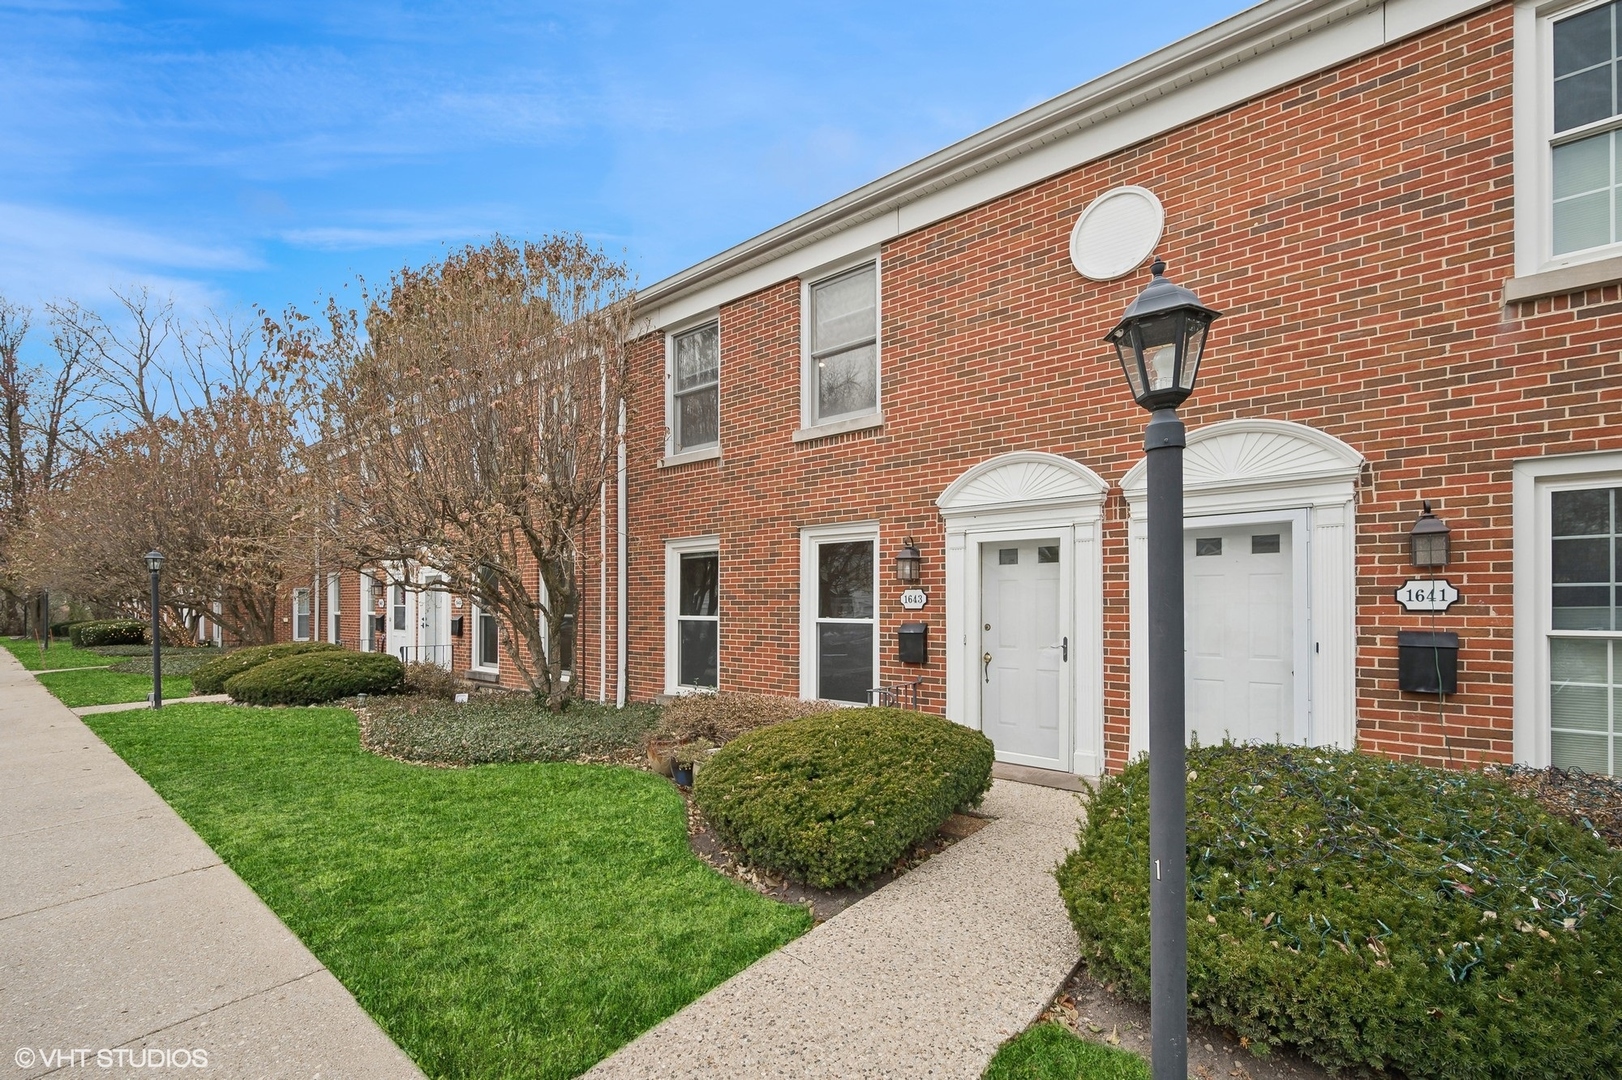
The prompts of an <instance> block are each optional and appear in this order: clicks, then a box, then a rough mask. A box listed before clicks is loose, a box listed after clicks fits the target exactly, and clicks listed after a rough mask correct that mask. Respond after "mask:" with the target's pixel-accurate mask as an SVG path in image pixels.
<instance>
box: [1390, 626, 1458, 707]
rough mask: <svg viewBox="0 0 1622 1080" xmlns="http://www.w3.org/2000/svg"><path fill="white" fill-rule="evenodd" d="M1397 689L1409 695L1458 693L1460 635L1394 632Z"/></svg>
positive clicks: (1443, 631)
mask: <svg viewBox="0 0 1622 1080" xmlns="http://www.w3.org/2000/svg"><path fill="white" fill-rule="evenodd" d="M1397 688H1398V689H1399V690H1406V691H1408V692H1409V693H1411V694H1456V693H1458V692H1459V635H1457V634H1454V633H1451V632H1449V631H1445V630H1438V631H1430V630H1398V631H1397Z"/></svg>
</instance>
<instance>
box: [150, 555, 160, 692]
mask: <svg viewBox="0 0 1622 1080" xmlns="http://www.w3.org/2000/svg"><path fill="white" fill-rule="evenodd" d="M146 568H147V570H148V571H149V572H150V573H151V575H152V707H153V708H154V709H161V708H163V638H162V637H160V636H159V633H158V572H159V571H161V570H162V569H163V553H162V552H160V551H156V550H154V551H149V552H147V553H146Z"/></svg>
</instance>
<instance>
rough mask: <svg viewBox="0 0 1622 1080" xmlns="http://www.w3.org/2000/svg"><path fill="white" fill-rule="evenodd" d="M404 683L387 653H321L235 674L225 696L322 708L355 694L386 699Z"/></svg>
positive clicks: (249, 701)
mask: <svg viewBox="0 0 1622 1080" xmlns="http://www.w3.org/2000/svg"><path fill="white" fill-rule="evenodd" d="M404 678H405V665H403V664H401V663H400V661H398V660H396V659H395V658H394V657H392V656H388V655H386V654H384V653H360V652H349V651H347V650H343V649H338V650H319V651H316V652H306V653H301V654H298V655H294V656H284V657H282V658H281V659H279V660H271V661H270V662H268V663H264V664H258V665H256V666H254V667H251V668H249V669H248V670H247V671H244V672H242V673H241V674H238V675H233V676H231V677H230V678H229V679H227V680H225V692H226V693H227V694H230V695H231V698H232V700H233V701H240V702H242V703H243V704H245V705H320V704H322V703H323V702H328V701H337V700H338V699H339V698H346V697H353V696H354V695H356V694H386V693H388V692H390V691H392V690H397V689H399V687H400V684H401V682H402V681H403V680H404ZM193 685H194V686H195V685H196V680H195V678H194V679H193Z"/></svg>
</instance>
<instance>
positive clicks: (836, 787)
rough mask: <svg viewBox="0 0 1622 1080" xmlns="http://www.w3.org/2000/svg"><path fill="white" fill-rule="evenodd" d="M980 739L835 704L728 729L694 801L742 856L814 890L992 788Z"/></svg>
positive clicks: (853, 876) (928, 831) (878, 867)
mask: <svg viewBox="0 0 1622 1080" xmlns="http://www.w3.org/2000/svg"><path fill="white" fill-rule="evenodd" d="M991 760H992V746H991V740H989V739H987V738H986V737H985V736H984V735H982V734H980V733H979V732H978V731H973V730H970V729H969V728H966V727H963V726H961V725H959V724H954V723H952V722H951V721H949V720H945V719H942V718H941V717H938V716H930V715H927V714H924V713H915V712H907V711H905V710H902V709H840V710H838V711H835V712H827V713H821V714H819V715H816V716H808V717H805V718H803V719H800V720H790V721H788V722H786V723H781V724H774V725H772V726H771V727H765V728H761V729H759V730H757V731H751V732H748V733H746V734H744V735H741V736H739V737H738V738H736V739H734V740H733V741H732V742H730V743H727V744H726V745H725V746H723V747H722V748H721V749H720V750H718V751H717V752H716V753H715V755H714V756H713V757H711V758H710V759H709V761H708V762H706V763H705V764H704V766H703V767H702V768H701V769H700V770H699V771H698V773H697V776H696V779H695V780H694V783H693V801H694V802H695V803H696V804H697V805H698V808H699V810H700V811H701V812H702V813H703V814H704V817H705V819H706V820H707V821H709V823H710V825H711V826H712V827H713V828H714V829H715V831H716V833H717V834H718V835H719V836H720V837H721V839H722V840H723V841H724V842H726V843H727V844H729V845H732V846H734V847H736V848H738V849H739V850H740V851H742V852H743V853H744V855H745V856H747V857H748V858H749V859H750V860H751V861H753V862H756V863H759V864H760V865H762V866H766V867H769V868H771V869H773V870H777V871H779V872H781V873H784V874H787V875H789V876H790V877H793V878H795V879H797V880H799V881H803V882H806V883H808V884H811V885H815V886H817V887H818V888H833V887H836V886H840V885H852V884H856V883H858V882H861V881H863V880H865V879H867V878H870V877H872V876H873V875H874V874H877V873H879V872H880V871H882V870H884V869H886V868H887V867H889V866H891V865H893V864H894V863H895V862H896V860H897V859H899V858H901V856H902V855H904V854H906V852H907V851H908V849H910V848H911V847H912V846H913V845H915V844H917V843H918V842H919V841H920V840H923V839H925V838H927V837H929V836H931V835H933V834H934V833H935V832H936V831H937V830H939V829H940V827H941V824H942V823H943V822H945V820H946V819H947V818H948V817H950V816H951V815H952V813H953V812H954V811H957V810H966V809H968V808H969V807H972V806H977V805H979V802H980V799H981V798H982V797H983V796H984V795H985V793H986V791H987V789H989V788H990V787H991Z"/></svg>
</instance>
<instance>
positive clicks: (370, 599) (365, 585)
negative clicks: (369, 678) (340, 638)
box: [357, 570, 377, 652]
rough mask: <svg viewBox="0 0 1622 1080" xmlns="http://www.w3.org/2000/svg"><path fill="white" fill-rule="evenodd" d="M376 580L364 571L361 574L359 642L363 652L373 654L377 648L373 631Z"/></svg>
mask: <svg viewBox="0 0 1622 1080" xmlns="http://www.w3.org/2000/svg"><path fill="white" fill-rule="evenodd" d="M375 584H376V579H375V578H373V577H372V575H371V574H370V573H368V572H367V571H365V570H362V571H361V573H360V586H359V588H360V600H359V607H360V626H359V629H360V641H359V642H357V645H358V647H359V648H360V651H361V652H372V651H374V650H375V649H376V648H377V634H376V632H375V631H374V630H373V629H372V616H373V615H375V614H377V605H376V600H375V599H374V596H375V594H374V593H373V592H372V588H373V586H374V585H375Z"/></svg>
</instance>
